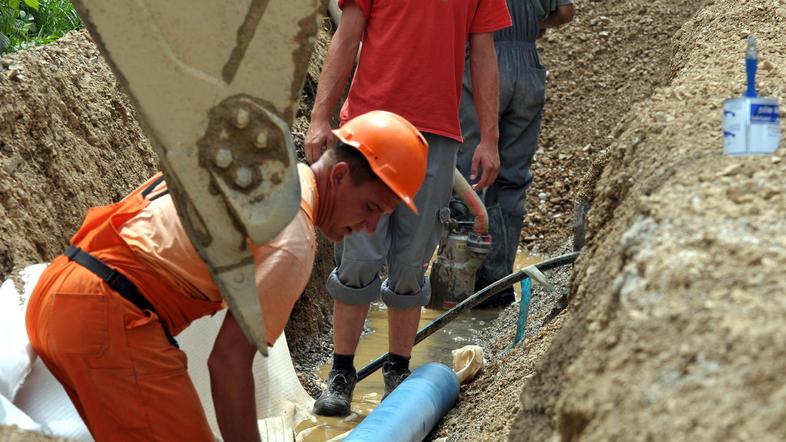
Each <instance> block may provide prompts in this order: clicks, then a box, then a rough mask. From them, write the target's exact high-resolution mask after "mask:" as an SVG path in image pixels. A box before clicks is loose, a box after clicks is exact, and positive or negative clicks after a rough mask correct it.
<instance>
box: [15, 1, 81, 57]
mask: <svg viewBox="0 0 786 442" xmlns="http://www.w3.org/2000/svg"><path fill="white" fill-rule="evenodd" d="M81 27H82V22H81V21H80V20H79V16H78V15H77V13H76V11H75V10H74V7H73V5H72V4H71V2H70V1H69V0H0V54H2V53H4V52H11V51H17V50H19V49H24V48H26V47H29V46H33V45H38V44H45V43H50V42H52V41H54V40H57V39H58V38H60V37H62V36H63V34H65V33H66V32H68V31H71V30H73V29H79V28H81Z"/></svg>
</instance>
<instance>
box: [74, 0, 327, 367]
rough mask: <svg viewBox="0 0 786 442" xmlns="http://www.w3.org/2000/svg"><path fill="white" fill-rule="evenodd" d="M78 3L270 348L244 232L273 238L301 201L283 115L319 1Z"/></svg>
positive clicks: (193, 219)
mask: <svg viewBox="0 0 786 442" xmlns="http://www.w3.org/2000/svg"><path fill="white" fill-rule="evenodd" d="M74 5H75V6H76V8H77V10H78V12H79V15H80V16H81V18H82V21H83V22H84V24H85V25H86V27H87V28H88V29H89V31H90V33H91V35H92V36H93V40H94V41H95V43H96V44H97V45H98V46H99V48H100V49H101V51H102V53H103V55H104V57H105V58H106V60H107V62H108V63H109V65H110V66H111V67H112V69H113V70H114V72H115V74H116V75H117V78H118V80H119V81H120V83H121V84H122V85H123V87H124V88H125V90H126V91H127V93H128V94H129V96H130V97H131V99H132V100H133V102H134V103H135V105H136V108H137V111H138V113H139V117H140V119H141V121H142V123H143V126H145V128H146V131H147V134H148V135H149V137H150V139H151V141H152V142H153V144H154V147H155V149H156V153H157V154H158V156H159V159H160V162H161V168H162V170H163V171H164V174H165V176H166V180H167V184H168V186H169V189H170V193H171V195H172V198H173V200H174V202H175V205H176V207H177V212H178V215H179V216H180V219H181V221H182V223H183V226H184V227H185V229H186V231H187V232H188V235H189V237H190V239H191V242H192V243H193V245H194V247H195V248H196V250H197V251H198V252H199V254H200V256H201V257H202V259H203V260H204V261H205V263H206V264H207V267H208V268H209V269H210V272H211V274H212V276H213V279H214V280H215V282H216V284H217V285H218V287H219V289H220V290H221V292H222V294H223V295H224V297H225V299H226V300H227V303H228V305H229V308H230V310H231V311H232V313H233V314H234V315H235V317H236V318H237V320H238V322H239V323H240V325H241V327H242V328H243V331H244V332H245V334H246V336H247V337H248V339H249V341H251V342H253V343H255V344H256V346H257V348H258V349H259V351H260V352H261V353H262V354H264V355H266V354H267V344H268V342H267V338H266V336H265V326H264V314H263V312H262V308H261V306H260V304H259V297H258V295H257V291H256V285H255V275H254V270H255V267H254V260H253V257H252V255H251V251H250V249H249V241H250V242H252V243H255V244H261V243H264V242H266V241H268V240H270V239H272V238H273V237H274V236H276V235H277V234H278V232H280V231H281V229H283V228H284V227H285V226H286V225H287V224H288V223H289V222H290V221H291V219H292V218H293V217H294V215H295V214H296V213H297V211H298V208H299V205H300V186H299V180H298V176H297V167H296V158H295V155H294V145H293V142H292V137H291V134H290V131H289V124H291V123H292V121H293V119H294V116H295V113H296V111H297V101H298V97H299V96H300V90H301V88H302V86H303V82H304V81H305V76H306V71H307V66H308V62H309V58H310V56H311V52H312V50H313V45H314V42H315V39H316V33H317V30H318V21H319V18H320V17H319V13H320V12H321V11H323V10H324V7H325V5H324V1H323V0H238V1H231V2H220V1H215V0H210V1H208V0H165V1H154V0H74ZM271 344H272V343H271Z"/></svg>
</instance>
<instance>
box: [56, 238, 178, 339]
mask: <svg viewBox="0 0 786 442" xmlns="http://www.w3.org/2000/svg"><path fill="white" fill-rule="evenodd" d="M64 255H65V256H67V257H68V259H70V260H72V261H74V262H75V263H77V264H79V265H81V266H82V267H84V268H86V269H88V270H90V271H91V272H93V273H95V274H96V276H98V277H99V278H101V279H103V280H104V282H105V283H107V285H109V287H110V288H111V289H112V290H114V291H116V292H117V293H119V294H120V296H122V297H124V298H126V299H127V300H128V301H130V302H131V303H132V304H134V305H135V306H137V307H139V309H140V310H142V311H144V310H149V311H151V312H153V313H156V309H155V308H154V307H153V304H151V303H150V301H148V300H147V298H145V297H144V296H143V295H142V294H141V293H140V292H139V290H138V289H137V288H136V286H135V285H134V283H133V282H131V281H129V280H128V278H126V277H125V276H123V274H122V273H120V272H118V271H117V270H115V269H113V268H112V267H109V266H108V265H106V264H104V263H103V262H101V260H100V259H98V258H96V257H95V256H93V255H91V254H89V253H87V252H85V251H84V250H82V249H80V248H79V247H75V246H73V245H69V246H68V247H67V248H66V250H65V253H64ZM156 315H158V313H156ZM159 322H160V323H161V327H163V328H164V334H165V335H166V338H167V340H169V342H170V343H171V344H172V345H174V346H175V347H177V348H180V346H179V345H177V341H175V338H174V337H173V336H172V334H171V333H169V328H168V327H167V326H166V324H165V323H164V321H163V320H161V319H160V318H159Z"/></svg>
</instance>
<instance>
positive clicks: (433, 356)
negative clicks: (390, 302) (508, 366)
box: [296, 251, 542, 442]
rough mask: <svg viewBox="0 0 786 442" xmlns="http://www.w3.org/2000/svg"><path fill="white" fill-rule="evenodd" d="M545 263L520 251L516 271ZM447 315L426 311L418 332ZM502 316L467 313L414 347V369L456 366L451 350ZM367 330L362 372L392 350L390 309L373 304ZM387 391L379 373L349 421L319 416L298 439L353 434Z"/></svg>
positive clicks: (358, 357) (359, 362)
mask: <svg viewBox="0 0 786 442" xmlns="http://www.w3.org/2000/svg"><path fill="white" fill-rule="evenodd" d="M541 260H542V259H541V258H540V257H537V256H531V255H527V254H526V253H524V252H522V251H519V253H518V254H517V256H516V262H515V265H514V269H516V270H518V269H521V268H523V267H526V266H528V265H531V264H536V263H538V262H540V261H541ZM520 290H521V289H520V286H519V285H518V284H517V285H516V286H515V291H516V294H517V298H518V297H519V296H520ZM444 312H445V311H444V310H431V309H425V308H424V309H423V310H422V311H421V315H420V325H419V327H418V329H420V328H423V327H424V326H426V325H428V324H429V323H430V322H431V321H433V320H434V319H436V318H437V317H438V316H439V315H441V314H443V313H444ZM499 313H500V310H498V309H488V310H485V309H477V310H470V311H468V312H465V313H463V314H462V315H460V316H459V317H457V318H456V319H454V320H453V321H451V322H450V323H448V324H447V325H445V327H443V328H442V329H441V330H439V331H437V332H435V333H434V334H433V335H431V336H429V337H428V338H426V339H425V340H424V341H422V342H421V343H419V344H418V345H416V346H415V347H414V348H413V350H412V360H411V361H410V367H411V368H412V369H413V370H414V369H415V368H417V367H418V366H420V365H421V364H424V363H426V362H441V363H443V364H446V365H447V366H449V367H452V366H453V358H452V355H451V351H452V350H454V349H457V348H461V347H463V346H465V345H469V344H474V343H476V342H477V336H478V332H480V331H481V330H483V328H484V327H485V326H486V325H487V324H488V323H489V322H491V321H493V320H494V319H496V318H497V316H499ZM366 329H367V330H368V331H367V333H365V334H364V335H363V336H362V337H361V339H360V344H359V345H358V348H357V351H356V353H355V366H356V367H357V368H358V369H360V368H361V367H363V366H365V365H366V364H368V363H370V362H371V361H373V360H374V359H376V358H377V357H379V356H380V355H382V354H384V353H386V352H387V350H388V323H387V308H386V307H385V305H384V304H382V303H375V304H372V306H371V309H370V311H369V314H368V318H367V320H366ZM331 365H332V361H330V362H328V363H327V364H326V365H324V366H323V367H322V368H320V370H319V376H320V377H321V378H322V379H327V377H328V372H329V371H330V368H331ZM384 389H385V387H384V382H383V380H382V370H377V372H375V373H374V374H372V375H371V376H369V377H367V378H366V379H364V380H363V381H361V382H359V383H358V385H357V386H356V387H355V392H354V395H353V398H352V414H351V415H350V416H348V417H346V418H329V417H323V416H316V420H315V421H305V422H301V423H300V424H299V425H298V426H297V428H296V431H297V432H298V433H299V437H298V440H302V441H305V442H312V441H313V442H316V441H325V440H328V439H331V438H334V437H337V436H340V435H342V434H344V433H346V432H348V431H350V430H351V429H352V428H354V427H355V426H356V425H357V424H358V423H360V422H361V421H362V420H363V418H364V417H365V416H367V415H368V414H369V413H371V411H372V410H373V409H374V408H375V407H376V406H377V405H379V402H380V401H381V400H382V394H383V392H384Z"/></svg>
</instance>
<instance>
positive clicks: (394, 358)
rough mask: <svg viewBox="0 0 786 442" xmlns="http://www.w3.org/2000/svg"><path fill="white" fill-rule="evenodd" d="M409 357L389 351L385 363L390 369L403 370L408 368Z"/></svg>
mask: <svg viewBox="0 0 786 442" xmlns="http://www.w3.org/2000/svg"><path fill="white" fill-rule="evenodd" d="M409 359H410V358H409V357H404V356H401V355H397V354H395V353H390V354H389V355H388V360H387V365H388V367H389V368H390V369H391V370H395V371H405V370H409Z"/></svg>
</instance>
